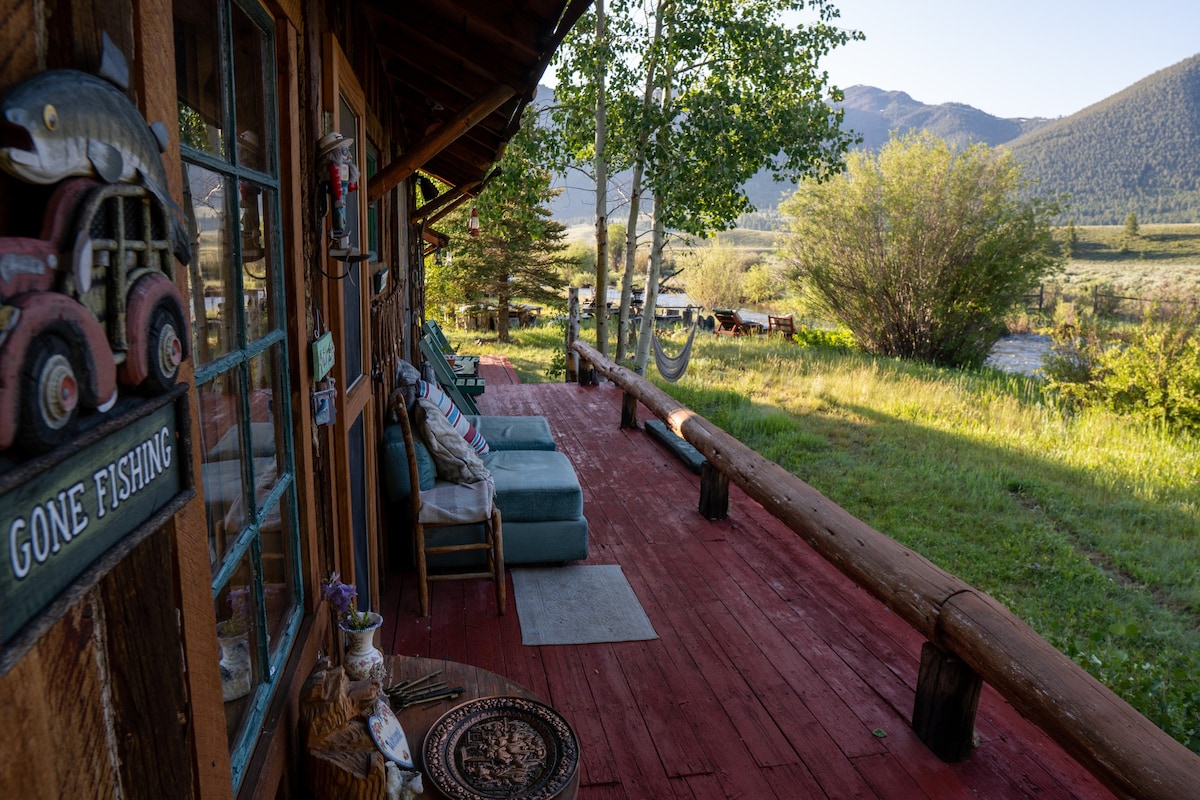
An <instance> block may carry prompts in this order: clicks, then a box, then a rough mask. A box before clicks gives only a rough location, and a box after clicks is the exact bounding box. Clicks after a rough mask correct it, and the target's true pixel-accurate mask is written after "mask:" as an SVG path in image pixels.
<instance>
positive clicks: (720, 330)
mask: <svg viewBox="0 0 1200 800" xmlns="http://www.w3.org/2000/svg"><path fill="white" fill-rule="evenodd" d="M713 316H714V317H716V320H717V327H716V328H715V329H713V333H716V334H719V335H725V336H752V335H754V334H756V333H762V325H759V324H758V323H757V322H747V321H746V320H744V319H742V315H741V314H739V313H738V312H737V309H735V308H714V309H713Z"/></svg>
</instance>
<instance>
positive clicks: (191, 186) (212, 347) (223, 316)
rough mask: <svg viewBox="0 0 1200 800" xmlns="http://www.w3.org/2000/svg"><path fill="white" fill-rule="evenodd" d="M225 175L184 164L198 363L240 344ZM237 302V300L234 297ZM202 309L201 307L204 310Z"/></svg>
mask: <svg viewBox="0 0 1200 800" xmlns="http://www.w3.org/2000/svg"><path fill="white" fill-rule="evenodd" d="M227 188H228V185H227V183H226V181H225V179H224V178H223V177H221V176H220V175H218V174H217V173H215V172H212V171H211V170H207V169H205V168H204V167H198V166H196V165H195V164H185V165H184V168H183V202H184V211H185V213H186V214H187V223H188V229H189V231H191V234H192V264H191V266H189V268H188V286H189V288H190V289H191V296H192V298H193V300H192V303H193V305H199V303H200V301H201V299H203V303H204V307H203V309H199V308H194V309H193V314H192V317H193V326H192V352H193V353H194V354H195V359H196V362H195V363H196V365H197V366H200V365H203V364H209V363H211V362H212V361H214V360H215V359H217V358H218V357H220V356H222V355H224V354H226V353H228V352H230V351H231V350H234V349H235V348H237V347H238V341H237V336H236V331H237V314H236V309H235V307H234V306H233V305H232V304H231V303H230V302H229V300H230V299H231V298H236V297H237V296H238V291H239V286H238V284H237V283H236V282H235V277H236V276H235V275H234V274H233V249H232V247H231V246H230V239H231V236H232V235H233V232H234V230H235V228H234V220H232V219H231V218H230V214H229V210H228V208H227V207H226V203H225V197H226V196H227V193H226V190H227ZM234 302H236V300H235V301H234ZM201 311H202V312H203V313H201Z"/></svg>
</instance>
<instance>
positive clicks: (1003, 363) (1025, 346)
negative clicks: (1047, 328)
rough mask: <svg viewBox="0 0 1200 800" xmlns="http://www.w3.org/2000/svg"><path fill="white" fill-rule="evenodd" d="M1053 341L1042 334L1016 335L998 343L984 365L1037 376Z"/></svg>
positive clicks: (1006, 337)
mask: <svg viewBox="0 0 1200 800" xmlns="http://www.w3.org/2000/svg"><path fill="white" fill-rule="evenodd" d="M1052 341H1053V340H1052V339H1051V338H1050V337H1049V336H1045V335H1043V334H1040V333H1016V334H1012V335H1011V336H1005V337H1004V338H1003V339H1001V340H1000V341H998V342H996V344H995V346H993V347H992V352H991V353H990V354H989V355H988V357H987V361H985V362H984V363H985V364H986V365H987V366H989V367H993V368H995V369H998V370H1003V371H1004V372H1014V373H1020V374H1022V375H1037V374H1038V371H1039V370H1041V368H1042V358H1043V357H1044V356H1045V355H1046V354H1047V353H1048V352H1050V345H1051V344H1052Z"/></svg>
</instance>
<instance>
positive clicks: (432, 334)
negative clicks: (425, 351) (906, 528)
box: [421, 319, 454, 353]
mask: <svg viewBox="0 0 1200 800" xmlns="http://www.w3.org/2000/svg"><path fill="white" fill-rule="evenodd" d="M421 328H422V329H423V330H424V331H425V334H426V335H427V336H429V338H430V339H432V340H433V343H434V344H436V345H437V346H438V349H439V350H441V351H442V352H445V353H453V352H454V348H453V347H451V346H450V340H449V339H447V338H446V334H445V333H443V332H442V326H441V325H438V323H437V320H436V319H427V320H425V324H424V325H422V326H421Z"/></svg>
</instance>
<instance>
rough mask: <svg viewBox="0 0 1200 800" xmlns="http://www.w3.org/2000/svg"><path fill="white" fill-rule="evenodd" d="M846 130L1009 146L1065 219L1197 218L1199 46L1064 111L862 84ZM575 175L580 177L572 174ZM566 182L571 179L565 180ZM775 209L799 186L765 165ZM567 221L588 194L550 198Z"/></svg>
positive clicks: (582, 210)
mask: <svg viewBox="0 0 1200 800" xmlns="http://www.w3.org/2000/svg"><path fill="white" fill-rule="evenodd" d="M838 105H839V106H840V107H841V108H842V109H843V111H844V113H845V117H844V122H843V129H845V130H850V131H854V132H855V133H856V134H857V135H859V136H860V137H861V139H862V141H861V142H860V143H859V144H858V145H856V147H857V148H859V149H867V150H870V151H877V150H878V149H879V147H880V146H882V145H883V144H884V143H885V142H886V141H887V140H888V138H889V136H890V135H891V133H892V132H897V133H901V134H903V133H907V132H909V131H912V130H921V129H925V130H928V131H930V132H931V133H933V134H934V135H935V136H939V137H941V138H943V139H945V140H946V141H948V142H950V143H951V144H953V145H955V146H959V147H961V146H966V145H967V144H970V143H976V142H982V143H984V144H987V145H989V146H992V147H1000V146H1002V147H1005V148H1007V149H1008V150H1009V151H1010V152H1012V154H1013V156H1014V157H1015V158H1016V159H1017V161H1018V162H1019V163H1020V164H1021V165H1022V168H1023V170H1024V174H1025V177H1026V178H1028V179H1030V180H1031V181H1032V182H1033V183H1034V186H1035V189H1034V191H1036V192H1037V193H1038V194H1039V195H1041V196H1049V197H1060V196H1064V195H1066V196H1069V201H1068V204H1067V210H1066V213H1065V214H1064V218H1063V220H1062V222H1064V223H1065V222H1066V221H1067V219H1070V220H1072V221H1074V222H1076V223H1077V224H1081V225H1082V224H1086V225H1117V224H1121V223H1123V222H1124V221H1125V219H1126V218H1127V216H1128V215H1129V214H1130V213H1134V214H1136V215H1137V218H1138V220H1139V221H1140V222H1143V223H1162V224H1166V223H1186V222H1198V221H1200V54H1198V55H1196V56H1193V57H1191V58H1188V59H1184V60H1183V61H1181V62H1178V63H1177V64H1174V65H1172V66H1170V67H1166V68H1164V69H1162V70H1158V71H1157V72H1155V73H1153V74H1151V75H1148V76H1147V77H1145V78H1143V79H1141V80H1139V81H1137V82H1135V83H1134V84H1132V85H1130V86H1128V87H1126V88H1125V89H1122V90H1121V91H1119V92H1117V93H1116V94H1113V95H1111V96H1110V97H1108V98H1106V99H1104V100H1101V101H1100V102H1098V103H1094V104H1092V105H1091V106H1088V107H1087V108H1084V109H1082V110H1081V111H1078V112H1076V113H1075V114H1072V115H1070V116H1067V117H1059V118H1057V119H1050V118H1045V117H1012V118H1006V117H996V116H994V115H991V114H988V113H987V112H985V111H982V110H980V109H978V108H975V107H973V106H970V105H967V104H965V103H953V102H951V103H939V104H936V105H932V104H927V103H922V102H920V101H918V100H915V99H914V98H913V97H912V96H911V95H909V94H908V93H907V92H903V91H897V90H885V89H879V88H876V87H872V86H864V85H855V86H851V87H849V88H847V89H845V90H844V92H843V100H842V102H841V103H839V104H838ZM572 181H573V183H580V181H577V180H575V179H574V178H573V179H572ZM560 185H564V184H562V183H561V182H560ZM744 188H745V191H746V195H747V197H748V198H749V199H750V202H751V203H752V204H753V205H754V206H755V207H756V208H757V209H758V210H759V211H762V212H767V214H766V215H767V216H770V215H771V213H772V212H773V211H774V209H775V207H776V206H777V205H778V204H779V201H780V198H781V197H782V196H783V195H785V194H790V192H791V191H793V190H794V188H795V185H794V184H792V185H788V184H786V183H779V182H776V181H775V180H774V179H773V178H772V177H771V175H770V173H768V172H762V173H760V174H759V175H757V176H755V177H754V178H753V179H752V180H750V181H749V182H748V183H747V184H746V185H745V187H744ZM551 210H552V211H553V213H554V216H555V217H556V218H557V219H560V220H561V221H573V220H576V219H581V218H582V219H586V220H587V221H589V222H590V221H591V215H592V203H591V192H589V191H587V187H586V186H583V187H574V186H573V187H570V188H568V189H567V190H566V191H564V192H563V195H562V196H561V197H560V198H559V199H557V200H556V201H555V202H554V203H553V204H552V206H551Z"/></svg>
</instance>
